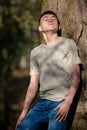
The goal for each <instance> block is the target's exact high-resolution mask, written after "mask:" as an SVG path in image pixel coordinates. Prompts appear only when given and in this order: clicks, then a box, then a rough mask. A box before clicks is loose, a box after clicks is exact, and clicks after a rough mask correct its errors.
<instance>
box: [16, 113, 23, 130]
mask: <svg viewBox="0 0 87 130" xmlns="http://www.w3.org/2000/svg"><path fill="white" fill-rule="evenodd" d="M24 117H25V115H24V114H21V115H20V116H19V118H18V120H17V123H16V128H17V127H18V126H19V125H20V123H21V122H22V120H23V119H24Z"/></svg>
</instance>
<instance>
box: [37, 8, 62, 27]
mask: <svg viewBox="0 0 87 130" xmlns="http://www.w3.org/2000/svg"><path fill="white" fill-rule="evenodd" d="M45 14H53V15H54V16H55V17H56V18H57V21H58V24H59V25H60V22H59V19H58V17H57V15H56V13H54V12H53V11H51V10H47V11H45V12H43V13H42V14H41V15H40V17H39V23H40V20H41V18H42V16H44V15H45Z"/></svg>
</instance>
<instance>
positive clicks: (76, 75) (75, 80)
mask: <svg viewBox="0 0 87 130" xmlns="http://www.w3.org/2000/svg"><path fill="white" fill-rule="evenodd" d="M71 72H72V81H71V85H70V88H69V91H68V95H67V97H66V101H68V102H69V103H70V104H71V103H72V101H73V99H74V96H75V94H76V91H77V89H78V86H79V82H80V70H79V67H77V68H76V69H75V70H73V69H72V71H71Z"/></svg>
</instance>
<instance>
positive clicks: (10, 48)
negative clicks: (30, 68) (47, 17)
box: [0, 0, 40, 73]
mask: <svg viewBox="0 0 87 130" xmlns="http://www.w3.org/2000/svg"><path fill="white" fill-rule="evenodd" d="M36 2H37V1H33V2H32V0H31V1H29V0H26V1H24V0H22V1H21V4H19V3H17V2H15V1H14V3H15V4H17V5H18V6H17V7H16V6H15V4H14V5H13V6H12V4H11V1H10V2H6V3H4V6H1V9H2V15H1V20H0V44H1V51H0V53H1V61H2V62H1V64H2V65H1V66H2V70H3V69H4V70H7V69H8V67H9V68H10V69H14V68H15V67H18V65H19V61H20V57H21V55H22V52H23V50H24V48H25V46H27V45H29V46H31V47H32V45H33V39H31V34H32V31H34V30H35V29H36V26H37V21H35V20H36V18H37V16H38V13H39V11H40V0H39V1H38V2H39V3H37V4H36ZM27 3H29V5H28V4H27ZM34 5H35V6H36V8H37V11H35V6H34ZM29 43H30V44H29ZM2 73H3V72H2Z"/></svg>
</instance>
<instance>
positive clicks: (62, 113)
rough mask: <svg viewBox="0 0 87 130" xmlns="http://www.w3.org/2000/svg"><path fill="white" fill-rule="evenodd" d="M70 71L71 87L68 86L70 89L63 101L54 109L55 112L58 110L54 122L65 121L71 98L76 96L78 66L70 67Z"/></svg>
mask: <svg viewBox="0 0 87 130" xmlns="http://www.w3.org/2000/svg"><path fill="white" fill-rule="evenodd" d="M70 71H71V74H72V81H71V85H70V88H69V92H68V95H67V97H66V99H65V101H64V102H63V103H61V104H60V105H58V106H57V107H56V108H55V110H58V109H59V112H58V113H57V114H56V116H55V118H56V120H58V121H61V120H65V119H66V117H67V115H68V112H69V109H70V105H71V104H72V102H73V98H74V96H75V94H76V91H77V88H78V85H79V82H80V68H79V65H73V66H71V67H70Z"/></svg>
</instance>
